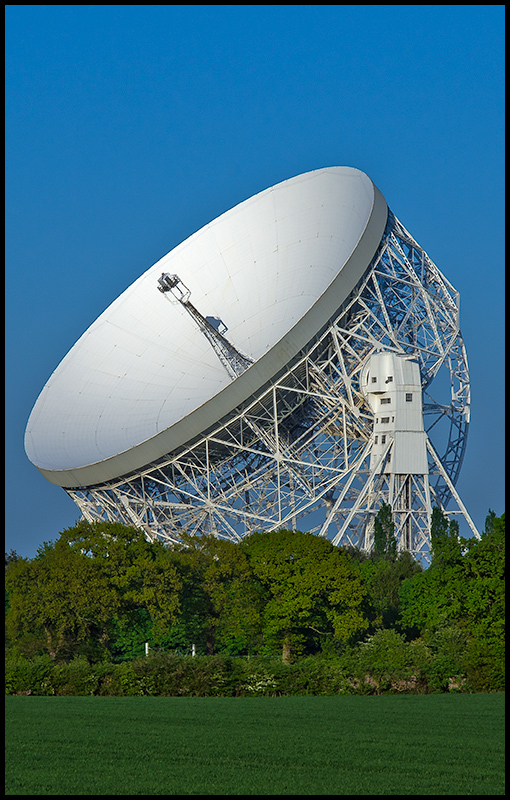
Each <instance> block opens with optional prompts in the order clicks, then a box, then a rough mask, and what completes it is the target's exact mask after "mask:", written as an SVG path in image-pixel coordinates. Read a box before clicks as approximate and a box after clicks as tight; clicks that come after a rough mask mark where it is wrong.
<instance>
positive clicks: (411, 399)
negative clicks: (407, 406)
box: [406, 392, 413, 403]
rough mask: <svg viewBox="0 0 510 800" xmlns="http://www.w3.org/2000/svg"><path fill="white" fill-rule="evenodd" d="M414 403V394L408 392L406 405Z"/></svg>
mask: <svg viewBox="0 0 510 800" xmlns="http://www.w3.org/2000/svg"><path fill="white" fill-rule="evenodd" d="M412 402H413V393H412V392H406V403H412Z"/></svg>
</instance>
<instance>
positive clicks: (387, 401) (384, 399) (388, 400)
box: [381, 397, 391, 406]
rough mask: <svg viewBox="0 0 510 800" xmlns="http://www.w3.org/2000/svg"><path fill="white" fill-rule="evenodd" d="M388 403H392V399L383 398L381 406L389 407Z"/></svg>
mask: <svg viewBox="0 0 510 800" xmlns="http://www.w3.org/2000/svg"><path fill="white" fill-rule="evenodd" d="M388 403H391V397H381V405H382V406H383V405H385V404H386V405H387V404H388Z"/></svg>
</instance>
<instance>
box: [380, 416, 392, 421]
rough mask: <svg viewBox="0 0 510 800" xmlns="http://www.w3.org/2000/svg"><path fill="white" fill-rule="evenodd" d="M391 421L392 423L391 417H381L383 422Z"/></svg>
mask: <svg viewBox="0 0 510 800" xmlns="http://www.w3.org/2000/svg"><path fill="white" fill-rule="evenodd" d="M389 421H390V418H389V417H381V422H389Z"/></svg>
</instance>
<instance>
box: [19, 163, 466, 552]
mask: <svg viewBox="0 0 510 800" xmlns="http://www.w3.org/2000/svg"><path fill="white" fill-rule="evenodd" d="M188 286H189V287H190V288H188ZM156 288H158V289H159V292H157V291H156ZM192 301H193V302H192ZM206 314H207V316H205V315H206ZM469 410H470V394H469V373H468V365H467V358H466V351H465V348H464V343H463V340H462V336H461V332H460V326H459V297H458V293H457V292H456V291H455V289H454V288H453V287H452V286H451V284H450V283H449V282H448V281H447V280H446V278H445V277H444V276H443V275H442V274H441V272H440V271H439V269H438V268H437V267H436V265H435V264H434V263H433V262H432V261H431V260H430V258H429V257H428V256H427V254H426V253H425V252H424V250H422V248H421V247H420V246H419V245H418V244H417V243H416V242H415V241H414V239H413V238H412V236H411V235H410V234H409V233H408V232H407V231H406V229H405V228H404V227H403V226H402V225H401V223H400V222H399V221H398V220H397V219H396V217H395V216H394V215H393V214H392V213H391V211H389V209H388V208H387V205H386V203H385V201H384V198H383V196H382V195H381V193H380V192H379V190H378V189H377V188H376V187H375V186H374V184H373V183H372V181H370V179H369V178H368V177H367V176H366V175H364V173H362V172H360V171H359V170H355V169H352V168H347V167H333V168H328V169H323V170H316V171H314V172H312V173H306V174H305V175H301V176H298V177H297V178H293V179H290V180H288V181H285V182H284V183H282V184H278V185H276V186H274V187H271V188H270V189H268V190H266V191H265V192H261V193H260V194H259V195H255V197H253V198H251V199H250V200H248V201H245V202H244V203H241V204H240V205H239V206H236V207H235V208H234V209H231V210H230V211H229V212H226V213H225V214H224V215H222V216H221V217H219V218H218V219H217V220H215V221H214V222H213V223H211V224H210V225H209V226H206V228H204V229H202V230H201V231H199V232H198V233H196V234H194V235H193V236H192V237H190V239H188V240H186V241H185V242H183V243H182V244H181V245H179V246H178V247H177V248H175V249H174V250H172V251H171V252H170V253H169V254H168V255H167V256H165V257H164V258H163V259H161V260H160V261H159V262H158V263H157V264H156V265H154V266H153V267H152V268H151V269H150V270H148V271H147V272H146V273H144V274H143V275H142V276H141V278H139V279H138V281H136V282H135V283H134V284H133V285H132V286H131V287H130V288H129V289H128V290H126V292H124V294H123V295H121V296H120V297H119V298H118V300H117V301H115V303H113V304H112V305H111V306H110V308H109V309H107V310H106V311H105V312H104V314H102V315H101V317H99V319H98V320H97V321H96V322H95V323H94V325H92V326H91V328H90V329H89V331H87V332H86V333H85V334H84V336H83V337H82V338H81V339H80V340H79V341H78V342H77V343H76V345H75V346H74V347H73V348H72V350H71V351H70V352H69V354H68V355H67V356H66V358H65V359H64V360H63V362H62V363H61V365H60V366H59V367H58V369H57V370H56V371H55V373H53V376H52V378H51V379H50V380H49V381H48V383H47V384H46V386H45V388H44V389H43V391H42V393H41V395H40V397H39V399H38V401H37V403H36V405H35V407H34V410H33V411H32V414H31V416H30V419H29V423H28V425H27V432H26V439H25V446H26V449H27V453H28V455H29V457H30V458H31V460H32V461H33V463H34V464H35V465H36V466H37V467H38V469H39V470H40V471H41V472H42V473H43V474H44V475H45V476H46V477H47V478H48V479H49V480H50V481H52V482H53V483H56V484H58V485H60V486H62V487H63V488H64V489H65V490H66V491H67V492H68V494H69V495H70V496H71V497H72V498H73V499H74V500H75V502H76V503H77V505H78V506H79V508H80V510H81V512H82V514H83V515H84V517H85V518H86V519H88V520H90V521H93V520H100V519H107V520H111V521H121V522H124V523H126V524H131V525H136V526H137V527H139V528H141V529H143V530H144V531H145V533H146V535H147V536H148V537H150V538H153V537H158V538H160V539H162V540H163V541H165V542H168V543H171V542H175V541H178V540H179V537H180V536H181V534H182V533H183V532H186V533H189V534H192V535H201V534H204V533H206V534H213V535H214V536H219V537H224V538H227V539H231V540H233V541H239V540H241V539H242V538H243V537H244V536H246V535H249V534H250V533H252V532H253V531H256V530H270V529H280V528H289V527H291V528H299V529H301V530H313V531H314V532H316V533H317V534H318V535H321V536H327V537H328V538H330V539H331V540H332V541H333V542H334V543H335V544H338V545H351V546H355V547H359V548H362V549H365V550H370V548H371V546H372V542H373V523H374V519H375V515H376V514H377V512H378V510H379V508H380V507H381V504H382V503H383V502H384V503H389V504H390V506H391V508H392V512H393V519H394V522H395V530H396V535H397V541H398V547H399V548H400V549H405V550H409V551H410V552H411V553H413V555H414V556H415V557H417V558H424V559H427V556H428V551H429V542H430V518H431V513H432V507H433V506H438V507H440V508H442V509H443V510H444V511H445V512H446V513H448V514H461V515H463V517H464V518H465V519H466V521H467V523H468V525H469V527H470V528H471V530H472V532H473V534H474V535H475V536H477V537H478V536H479V534H478V532H477V531H476V528H475V526H474V524H473V522H472V520H471V518H470V517H469V514H468V512H467V510H466V508H465V507H464V505H463V503H462V501H461V499H460V497H459V496H458V493H457V491H456V489H455V483H456V481H457V478H458V475H459V471H460V468H461V464H462V459H463V456H464V452H465V448H466V440H467V430H468V424H469ZM449 504H450V505H451V508H449Z"/></svg>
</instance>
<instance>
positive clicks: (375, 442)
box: [374, 436, 379, 444]
mask: <svg viewBox="0 0 510 800" xmlns="http://www.w3.org/2000/svg"><path fill="white" fill-rule="evenodd" d="M378 438H379V437H378V436H376V437H375V439H374V444H377V439H378Z"/></svg>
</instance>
